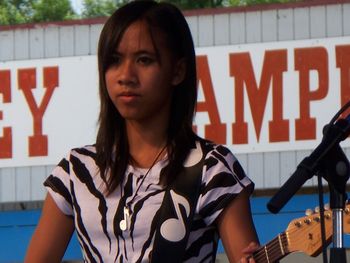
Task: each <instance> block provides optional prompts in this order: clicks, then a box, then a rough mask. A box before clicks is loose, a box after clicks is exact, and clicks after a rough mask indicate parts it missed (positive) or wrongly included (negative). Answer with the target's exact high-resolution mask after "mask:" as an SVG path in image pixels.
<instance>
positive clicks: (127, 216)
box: [119, 145, 166, 231]
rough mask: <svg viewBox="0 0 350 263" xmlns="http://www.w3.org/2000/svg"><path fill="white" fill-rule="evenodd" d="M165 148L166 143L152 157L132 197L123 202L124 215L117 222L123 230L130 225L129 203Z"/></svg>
mask: <svg viewBox="0 0 350 263" xmlns="http://www.w3.org/2000/svg"><path fill="white" fill-rule="evenodd" d="M165 149H166V145H165V146H164V147H163V148H162V149H161V150H160V152H159V153H158V154H157V156H156V158H155V159H154V161H153V163H152V164H151V166H150V167H149V168H148V170H147V172H146V174H145V175H144V176H143V177H142V180H141V183H140V184H139V186H138V187H137V189H136V191H135V193H134V195H133V197H132V198H131V200H130V201H129V202H127V203H125V205H124V208H123V213H124V217H123V219H122V220H121V221H120V222H119V227H120V229H121V230H122V231H125V230H127V229H128V228H129V225H130V215H131V209H130V207H131V204H132V203H133V201H134V200H135V198H136V196H137V193H138V192H139V190H140V188H141V186H142V184H143V182H144V181H145V179H146V177H147V175H148V174H149V172H150V171H151V169H152V168H153V167H154V165H155V164H156V162H157V160H158V159H159V157H160V156H161V154H162V153H163V152H164V150H165ZM120 194H121V195H122V186H121V190H120ZM125 201H126V200H125Z"/></svg>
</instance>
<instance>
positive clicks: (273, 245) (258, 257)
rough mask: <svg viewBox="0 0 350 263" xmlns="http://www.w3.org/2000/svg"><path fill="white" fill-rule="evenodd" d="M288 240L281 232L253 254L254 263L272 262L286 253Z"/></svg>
mask: <svg viewBox="0 0 350 263" xmlns="http://www.w3.org/2000/svg"><path fill="white" fill-rule="evenodd" d="M288 253H289V251H288V240H287V236H286V233H285V232H283V233H281V234H279V235H278V236H277V237H275V238H274V239H272V240H271V241H270V242H269V243H267V244H266V245H265V246H262V247H260V248H259V249H258V250H257V251H255V253H254V254H253V258H254V260H255V262H256V263H273V262H276V261H277V260H279V259H281V258H283V257H284V256H285V255H286V254H288Z"/></svg>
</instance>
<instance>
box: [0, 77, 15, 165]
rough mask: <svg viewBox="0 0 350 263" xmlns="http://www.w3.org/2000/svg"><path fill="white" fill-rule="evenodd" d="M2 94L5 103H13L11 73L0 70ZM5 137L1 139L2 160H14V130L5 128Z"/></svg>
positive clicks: (0, 155)
mask: <svg viewBox="0 0 350 263" xmlns="http://www.w3.org/2000/svg"><path fill="white" fill-rule="evenodd" d="M0 93H1V94H2V101H3V102H4V103H10V102H11V72H10V71H9V70H0ZM2 119H3V112H2V111H0V120H2ZM2 131H3V136H2V137H0V158H1V159H5V158H12V129H11V127H4V129H3V130H2Z"/></svg>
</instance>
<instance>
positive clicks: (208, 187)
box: [44, 142, 253, 263]
mask: <svg viewBox="0 0 350 263" xmlns="http://www.w3.org/2000/svg"><path fill="white" fill-rule="evenodd" d="M198 145H199V143H197V146H196V149H193V150H192V151H191V153H190V155H189V157H188V158H187V160H186V162H185V163H184V166H189V165H192V164H194V163H197V161H196V160H198V158H201V157H202V155H203V153H206V154H205V156H204V158H205V159H204V166H203V170H202V184H201V189H200V196H199V199H198V202H197V206H196V209H195V215H194V220H193V223H192V226H191V231H190V234H189V238H188V241H187V246H186V252H185V256H184V259H183V262H214V261H215V256H216V250H217V244H218V238H219V236H218V232H217V228H216V225H215V220H216V219H217V218H218V216H219V214H220V213H221V212H222V210H223V209H224V208H225V207H226V206H227V205H228V203H229V202H230V201H232V200H233V199H234V198H235V196H237V195H238V193H240V192H241V191H242V190H243V189H244V188H246V187H248V186H249V187H250V188H251V189H253V183H252V181H251V180H250V179H249V178H248V177H247V176H246V175H245V173H244V171H243V169H242V167H241V166H240V164H239V162H238V161H237V159H236V158H235V157H234V156H233V154H232V153H231V152H230V151H229V150H228V149H227V148H226V147H224V146H222V145H216V144H212V143H209V142H206V143H204V144H203V145H202V147H198ZM95 153H96V151H95V147H94V146H85V147H82V148H77V149H73V150H71V151H70V153H69V154H68V155H67V156H66V158H64V159H62V160H61V162H60V163H59V164H58V165H57V166H56V168H55V169H54V170H53V172H52V174H51V175H50V176H49V177H48V178H47V180H46V181H45V183H44V185H45V186H46V187H47V189H48V191H49V193H50V195H51V196H52V197H53V199H54V200H55V202H56V204H57V206H58V207H59V208H60V210H61V211H62V212H63V213H64V214H66V215H69V216H72V217H73V218H74V221H75V229H76V233H77V236H78V240H79V242H80V246H81V249H82V252H83V257H84V260H85V262H105V263H107V262H149V260H148V259H149V256H150V255H151V251H152V245H153V241H154V236H150V235H151V233H153V232H151V231H150V228H151V225H152V222H153V219H154V216H155V214H156V213H157V211H158V210H159V208H160V205H161V203H162V200H163V196H164V193H165V189H164V187H163V186H161V184H160V183H159V182H160V180H159V174H160V171H161V170H162V169H163V168H164V167H165V166H166V165H167V159H166V158H164V159H163V160H160V161H158V162H157V163H156V164H155V165H154V167H152V169H151V170H150V171H149V174H148V175H147V177H146V178H145V179H144V181H143V183H142V184H141V186H140V188H139V190H138V192H137V195H136V196H135V197H134V193H135V191H136V189H137V188H138V187H139V185H140V183H141V182H142V178H143V176H144V175H145V173H146V172H147V170H148V169H141V168H135V167H133V166H128V167H127V170H126V179H125V180H124V183H123V185H121V186H120V187H118V188H117V189H116V190H115V191H114V192H113V193H112V194H110V195H109V196H108V197H107V196H106V195H105V194H104V191H103V189H105V188H104V183H103V181H102V179H101V177H100V174H99V169H98V167H97V166H96V163H95ZM121 197H122V199H126V203H128V202H130V200H133V202H132V204H130V208H131V214H130V217H128V218H129V220H128V221H130V222H128V224H129V227H128V228H127V229H126V230H124V231H123V230H121V227H120V220H121V219H122V218H123V207H124V204H122V202H120V200H121ZM178 200H180V201H179V202H178V203H177V204H178V205H181V204H182V203H181V200H182V199H181V196H180V199H178ZM182 205H183V204H182ZM179 218H180V216H179Z"/></svg>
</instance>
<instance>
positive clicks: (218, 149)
mask: <svg viewBox="0 0 350 263" xmlns="http://www.w3.org/2000/svg"><path fill="white" fill-rule="evenodd" d="M198 142H199V143H200V144H201V147H202V151H203V153H204V155H205V158H206V159H207V158H210V157H213V158H216V159H217V158H224V159H227V158H229V159H232V158H233V159H235V157H234V155H233V153H232V152H231V150H230V149H229V148H228V147H227V146H226V145H223V144H218V143H215V142H213V141H209V140H206V139H203V138H199V139H198Z"/></svg>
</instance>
